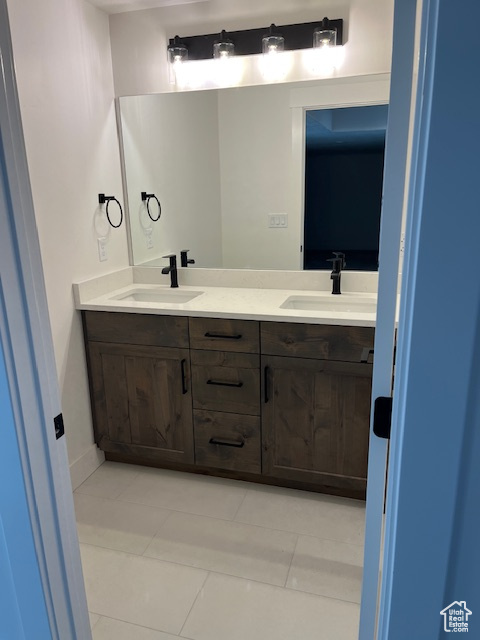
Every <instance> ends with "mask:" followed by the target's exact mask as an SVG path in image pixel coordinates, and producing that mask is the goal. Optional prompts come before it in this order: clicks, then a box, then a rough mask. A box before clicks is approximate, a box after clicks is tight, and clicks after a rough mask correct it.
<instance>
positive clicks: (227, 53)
mask: <svg viewBox="0 0 480 640" xmlns="http://www.w3.org/2000/svg"><path fill="white" fill-rule="evenodd" d="M234 55H235V45H234V44H233V42H232V41H231V40H230V38H228V37H227V32H226V31H225V30H222V33H221V34H220V38H219V39H218V40H217V41H216V42H215V43H214V44H213V57H214V58H215V59H216V60H219V59H220V60H225V59H226V58H232V57H233V56H234Z"/></svg>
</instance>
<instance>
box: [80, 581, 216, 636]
mask: <svg viewBox="0 0 480 640" xmlns="http://www.w3.org/2000/svg"><path fill="white" fill-rule="evenodd" d="M205 579H206V578H205ZM90 613H93V611H90ZM95 615H96V616H100V617H99V619H98V620H97V622H96V623H95V625H94V626H96V625H97V624H98V623H99V622H100V619H101V618H106V619H107V620H115V622H123V623H124V624H129V625H131V626H132V627H140V629H148V630H149V631H155V632H156V633H167V634H168V635H172V636H173V637H174V638H175V637H178V638H179V637H180V636H179V635H178V634H176V633H170V631H165V629H155V627H146V626H145V625H144V624H138V623H137V622H129V621H128V620H123V619H122V618H113V617H112V616H106V615H102V614H100V613H96V614H95ZM92 629H93V627H92ZM186 640H191V639H190V638H186Z"/></svg>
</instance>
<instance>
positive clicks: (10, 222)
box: [0, 0, 91, 640]
mask: <svg viewBox="0 0 480 640" xmlns="http://www.w3.org/2000/svg"><path fill="white" fill-rule="evenodd" d="M0 63H1V69H2V74H1V75H0V131H1V141H2V147H3V148H2V151H3V159H4V166H3V167H2V172H1V174H0V177H1V179H2V180H3V184H2V189H4V190H5V193H4V201H3V202H2V205H3V206H2V207H1V208H0V215H1V217H2V220H1V221H0V227H1V229H2V233H1V234H0V273H1V279H2V290H3V295H4V309H5V314H4V315H3V314H2V318H0V320H1V326H0V334H1V339H2V343H3V345H4V350H5V360H6V367H7V377H8V380H9V386H10V390H11V395H12V407H13V412H14V418H15V427H16V431H17V439H18V445H19V450H20V456H21V461H22V467H23V475H24V480H25V490H26V494H27V502H28V505H29V511H30V518H31V522H32V529H33V537H34V543H35V547H36V551H37V557H38V561H39V569H40V575H41V580H42V585H43V590H44V594H45V600H46V603H47V610H48V613H49V619H50V626H51V632H52V638H53V639H57V638H58V639H59V640H70V639H72V640H74V639H76V638H81V639H82V640H84V639H85V640H88V639H89V638H91V632H90V625H89V620H88V611H87V602H86V596H85V587H84V583H83V574H82V566H81V561H80V553H79V546H78V538H77V530H76V525H75V516H74V510H73V499H72V493H71V485H70V474H69V469H68V461H67V451H66V443H65V438H64V437H63V438H60V439H59V440H56V439H55V432H54V426H53V418H54V417H55V416H56V415H57V414H59V413H60V412H61V409H60V394H59V389H58V382H57V375H56V366H55V358H54V352H53V343H52V336H51V331H50V323H49V317H48V309H47V299H46V294H45V287H44V282H43V269H42V262H41V256H40V247H39V243H38V234H37V228H36V223H35V215H34V209H33V201H32V193H31V187H30V180H29V174H28V165H27V157H26V151H25V142H24V139H23V130H22V123H21V116H20V108H19V101H18V95H17V88H16V82H15V70H14V62H13V54H12V45H11V38H10V30H9V21H8V12H7V6H6V0H0Z"/></svg>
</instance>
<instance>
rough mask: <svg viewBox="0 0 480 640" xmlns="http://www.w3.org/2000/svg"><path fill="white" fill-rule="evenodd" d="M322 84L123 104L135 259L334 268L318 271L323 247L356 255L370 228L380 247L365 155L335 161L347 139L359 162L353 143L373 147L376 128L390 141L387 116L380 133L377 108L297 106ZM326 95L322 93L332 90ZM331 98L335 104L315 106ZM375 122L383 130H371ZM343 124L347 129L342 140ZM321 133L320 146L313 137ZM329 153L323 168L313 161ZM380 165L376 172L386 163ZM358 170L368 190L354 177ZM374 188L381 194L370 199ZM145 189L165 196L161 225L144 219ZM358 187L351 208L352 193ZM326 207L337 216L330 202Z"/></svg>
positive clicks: (178, 95)
mask: <svg viewBox="0 0 480 640" xmlns="http://www.w3.org/2000/svg"><path fill="white" fill-rule="evenodd" d="M359 82H360V81H359ZM365 86H366V85H365ZM319 87H320V84H319V83H318V82H317V83H309V82H300V83H285V84H277V85H262V86H255V87H241V88H229V89H218V90H208V91H192V92H185V93H167V94H156V95H144V96H131V97H124V98H120V110H119V111H120V116H121V130H122V138H123V151H124V162H125V177H126V195H127V201H128V209H129V225H130V234H131V247H132V255H133V263H134V264H136V265H139V264H141V265H143V266H150V265H151V266H160V265H162V266H164V265H165V260H164V259H162V256H164V255H166V254H169V253H176V254H177V255H179V254H180V251H181V250H182V249H190V254H189V257H191V258H193V259H194V260H195V265H193V266H195V267H212V268H226V269H229V268H234V269H238V268H247V269H282V270H290V269H294V270H298V269H303V268H316V269H327V268H328V267H329V263H327V262H325V263H324V264H323V265H322V264H320V262H321V260H322V259H323V257H324V256H323V255H321V253H319V254H318V255H316V254H315V251H319V252H325V251H328V250H330V248H332V247H333V248H334V249H335V250H342V249H345V251H346V252H347V255H348V249H350V250H351V251H353V250H354V247H353V246H352V243H351V238H354V239H355V240H358V237H359V229H364V228H365V227H369V228H370V230H371V229H372V228H374V235H375V230H376V234H377V237H376V240H375V242H376V243H377V244H376V245H375V242H374V245H375V246H373V251H374V252H375V248H376V251H377V252H378V219H379V206H380V199H379V194H378V193H377V192H378V189H377V186H378V178H375V179H373V180H371V181H369V180H367V178H366V173H365V172H366V170H367V169H366V167H367V164H368V163H367V162H366V161H365V158H363V159H362V160H361V162H360V165H359V164H358V163H357V165H356V168H355V163H353V164H352V166H351V167H347V164H348V161H347V160H344V161H342V162H339V156H340V155H341V154H339V152H338V149H337V147H339V146H340V145H341V142H340V141H339V136H340V137H341V136H342V135H343V136H344V141H343V144H344V145H345V146H344V148H345V149H349V150H350V151H353V152H354V155H356V156H357V159H358V157H359V155H361V154H360V151H359V150H360V146H358V144H357V142H359V140H363V141H364V142H366V136H367V133H368V131H374V132H375V133H374V134H372V135H373V137H375V136H377V142H378V139H379V138H382V136H383V138H382V140H384V133H385V124H386V109H385V108H383V109H384V114H385V116H384V125H383V131H380V132H379V129H378V122H377V120H378V117H377V119H376V120H375V118H374V117H373V116H372V115H369V112H368V110H369V109H375V108H376V107H361V108H360V107H359V108H349V109H346V108H342V109H341V111H342V112H344V114H345V117H343V118H342V117H341V116H338V115H336V114H337V111H340V110H339V109H329V110H328V111H323V114H322V113H320V112H316V113H317V115H315V114H314V112H312V113H311V114H310V113H309V112H308V111H307V108H304V107H299V104H300V103H301V102H302V100H301V99H300V98H299V96H303V94H304V93H305V95H306V96H308V95H310V94H309V91H310V92H312V91H313V95H315V94H316V93H318V91H319ZM329 90H331V87H330V89H329V87H327V86H326V87H325V89H324V91H325V92H326V93H325V95H327V94H328V91H329ZM365 91H366V89H365V90H364V93H365ZM302 92H303V93H302ZM367 93H368V92H367ZM377 93H378V91H377ZM380 94H385V90H384V89H382V90H381V91H380ZM376 100H377V101H378V102H382V101H383V102H385V100H380V99H378V97H376ZM311 101H312V100H311V99H310V102H311ZM306 102H309V100H308V99H307V100H306ZM313 102H315V99H313ZM323 102H326V103H328V98H326V97H324V98H323V100H320V101H319V103H318V104H320V103H322V104H323ZM357 102H358V101H357ZM368 102H374V101H373V100H371V101H369V100H365V99H364V101H363V104H365V103H367V104H368ZM331 104H332V100H330V105H331ZM347 105H348V101H347ZM343 106H345V105H342V107H343ZM362 109H363V115H362V117H361V118H360V120H361V121H362V124H361V125H355V117H354V115H355V112H356V111H357V112H358V113H360V111H361V110H362ZM299 112H300V117H301V122H302V124H301V126H299V125H298V117H299V115H298V114H299ZM347 112H351V113H347ZM372 113H373V112H372ZM377 115H378V114H377ZM346 116H348V117H346ZM322 118H323V121H322ZM369 119H370V120H369ZM314 120H315V122H314V123H313V124H312V122H313V121H314ZM373 120H375V123H376V124H375V127H373V128H372V129H368V127H369V126H370V125H369V124H368V122H371V121H373ZM347 121H348V122H347ZM309 122H310V125H309V124H308V123H309ZM329 122H330V125H331V127H330V130H329V129H328V123H329ZM342 123H343V124H342ZM347 124H348V131H345V130H343V133H342V128H341V127H343V129H345V127H346V126H347ZM317 125H321V126H322V127H323V129H324V132H323V133H324V137H325V140H324V143H325V149H324V150H323V152H322V151H321V152H318V148H317V147H318V143H319V137H321V136H319V129H318V126H317ZM355 126H357V127H359V128H357V129H355ZM339 127H340V128H339ZM313 129H315V130H316V131H315V133H314V136H313V140H314V141H315V143H314V144H313V146H312V144H311V141H310V142H309V141H308V140H307V138H306V133H310V134H311V133H312V130H313ZM329 131H330V132H329ZM327 138H329V140H328V142H326V139H327ZM347 138H348V143H347V144H345V141H346V139H347ZM354 139H355V140H354ZM382 144H383V142H382ZM328 146H330V147H332V146H333V152H334V154H333V155H335V157H336V159H335V160H332V161H330V164H328V161H326V160H325V159H326V157H327V155H328V149H327V148H326V147H328ZM377 151H378V149H377ZM322 153H323V160H322V161H323V164H322V162H321V161H320V160H319V159H318V157H317V159H316V160H315V159H314V156H315V155H317V156H321V155H322ZM362 153H363V154H364V155H365V153H366V150H365V149H364V150H363V151H362ZM382 153H383V151H382ZM344 155H347V154H344ZM312 158H313V159H312ZM325 162H327V165H328V166H327V165H325ZM373 164H375V165H376V166H377V169H378V166H379V162H376V163H373ZM301 167H302V168H301ZM338 167H340V168H338ZM359 167H361V168H359ZM382 167H383V161H382V163H381V166H380V170H381V169H382ZM300 168H301V171H302V172H303V173H302V174H301V179H299V178H298V176H299V175H300V173H299V171H300ZM305 168H306V169H307V174H306V175H307V180H306V182H305ZM335 172H337V175H333V174H334V173H335ZM350 174H351V179H352V180H353V181H354V182H355V183H356V184H357V185H360V187H361V188H360V191H358V189H357V191H355V190H354V189H353V187H351V186H350V185H349V183H348V182H347V175H350ZM294 176H297V178H294ZM349 179H350V178H349ZM305 184H306V189H305ZM372 184H374V185H375V187H373V188H372V190H373V191H375V196H373V194H369V193H368V189H369V188H370V187H369V185H370V186H371V185H372ZM380 184H381V178H380ZM329 185H330V186H329ZM338 189H340V192H338ZM362 190H363V196H362V197H360V194H361V193H362ZM304 191H305V193H304ZM142 192H147V193H149V194H150V193H154V194H155V195H156V196H157V197H158V198H159V200H160V202H161V207H162V215H161V217H160V220H159V221H158V222H152V221H151V220H150V218H149V217H148V215H147V210H146V204H145V201H142V199H141V193H142ZM354 192H355V193H356V195H355V196H354V197H353V196H352V198H351V199H350V201H348V198H347V197H346V195H347V194H348V193H351V194H353V193H354ZM333 193H337V195H336V196H334V195H332V194H333ZM370 195H371V197H370ZM360 200H361V202H360ZM372 200H378V206H377V205H376V209H375V210H376V213H375V214H373V213H371V211H370V208H371V207H370V204H369V203H370V202H371V201H372ZM304 203H305V205H307V206H306V208H305V211H304ZM312 203H313V204H312ZM327 203H329V206H330V208H329V209H327V208H326V207H324V205H325V204H327ZM319 205H321V206H319ZM340 205H341V206H340ZM155 207H156V203H153V202H152V205H151V209H152V210H153V217H156V215H157V209H156V208H155ZM341 210H343V213H341ZM312 212H313V213H312ZM336 212H337V213H338V216H337V218H335V216H336ZM345 212H347V214H346V213H345ZM365 216H366V217H365ZM373 218H375V219H376V222H375V224H373V225H372V224H371V220H370V219H373ZM367 219H368V220H367ZM375 225H377V226H375ZM342 229H343V236H342ZM327 232H328V233H330V236H328V233H327ZM360 235H361V234H360ZM367 235H368V234H367ZM370 235H371V234H370ZM369 237H370V236H369ZM315 238H316V239H315ZM319 238H320V241H319ZM332 243H334V244H333V245H332ZM335 243H338V245H337V244H335ZM317 245H318V246H317ZM330 245H332V246H330ZM361 248H362V249H369V247H361ZM304 249H305V252H304ZM371 249H372V248H370V250H371ZM307 252H308V255H309V257H308V259H307V258H306V256H307ZM312 252H313V253H312ZM304 256H305V257H304ZM347 262H348V258H347ZM375 262H376V256H375V257H374V259H373V262H372V261H370V262H369V263H368V265H367V266H366V267H365V266H364V267H363V268H372V269H373V268H375V264H374V263H375ZM356 264H358V260H357V261H355V260H354V261H352V262H351V263H350V265H347V268H348V266H350V268H358V267H355V265H356ZM372 264H373V266H372Z"/></svg>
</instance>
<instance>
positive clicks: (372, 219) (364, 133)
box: [303, 105, 388, 271]
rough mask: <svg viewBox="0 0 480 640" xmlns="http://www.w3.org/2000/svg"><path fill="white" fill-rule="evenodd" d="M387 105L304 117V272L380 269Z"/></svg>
mask: <svg viewBox="0 0 480 640" xmlns="http://www.w3.org/2000/svg"><path fill="white" fill-rule="evenodd" d="M387 117H388V106H387V105H374V106H366V107H350V108H345V107H344V108H336V109H318V110H316V109H312V110H308V111H306V113H305V222H304V263H303V268H304V269H327V268H328V266H329V264H328V262H327V260H328V259H329V258H331V257H332V252H333V251H341V252H342V253H344V254H345V255H346V265H345V268H346V269H350V270H354V271H377V270H378V247H379V234H380V213H381V206H382V184H383V165H384V156H385V133H386V128H387Z"/></svg>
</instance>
